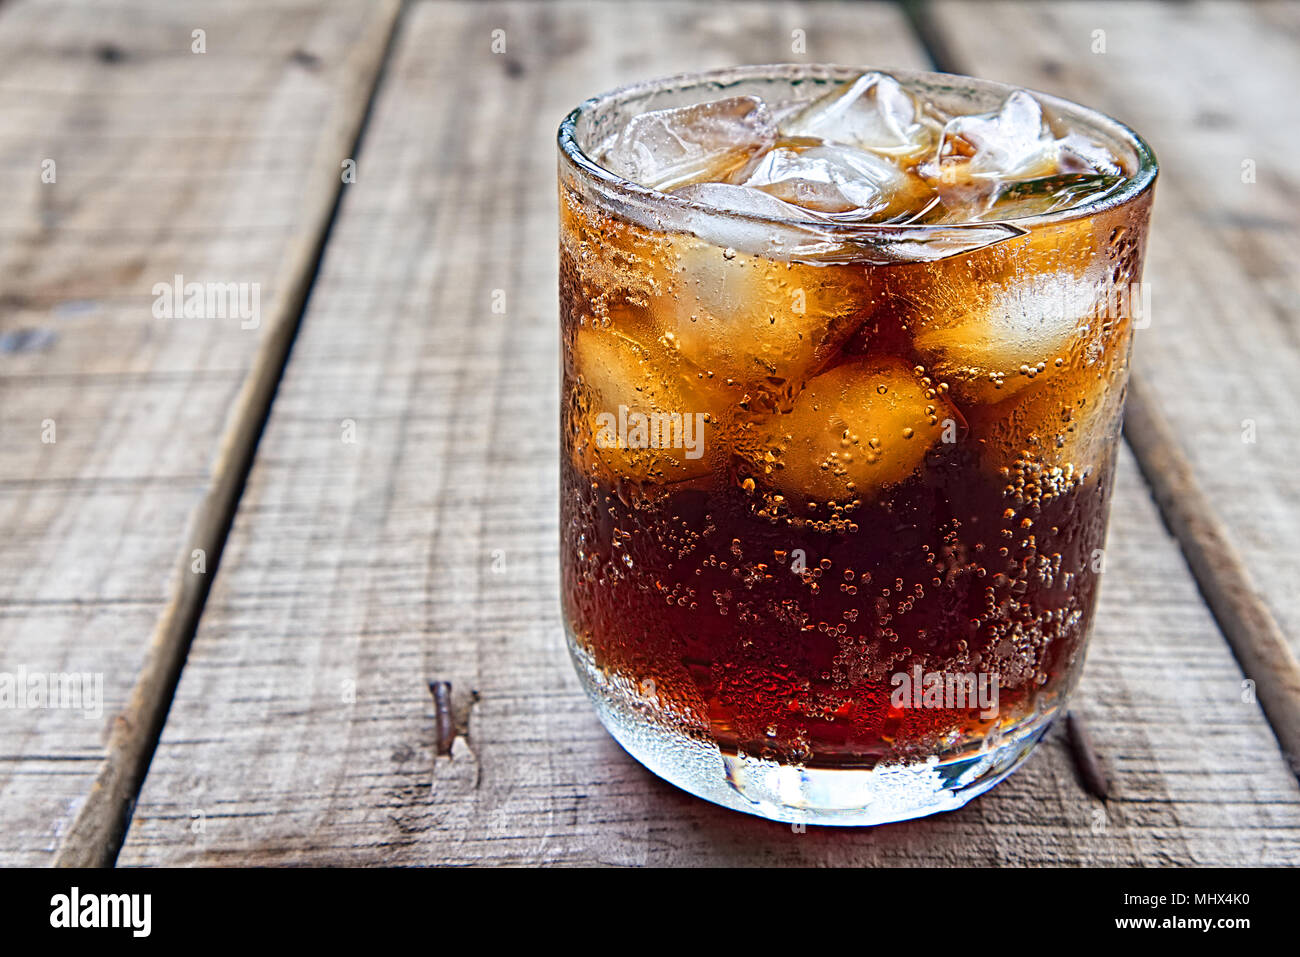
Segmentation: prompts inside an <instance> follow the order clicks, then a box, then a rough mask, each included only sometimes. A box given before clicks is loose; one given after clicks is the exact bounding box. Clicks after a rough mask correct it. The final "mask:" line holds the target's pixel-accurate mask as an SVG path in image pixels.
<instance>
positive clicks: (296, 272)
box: [54, 0, 405, 867]
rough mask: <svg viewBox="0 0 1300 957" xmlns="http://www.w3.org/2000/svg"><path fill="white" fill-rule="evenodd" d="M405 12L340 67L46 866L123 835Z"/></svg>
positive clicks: (96, 862)
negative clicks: (212, 439) (250, 332)
mask: <svg viewBox="0 0 1300 957" xmlns="http://www.w3.org/2000/svg"><path fill="white" fill-rule="evenodd" d="M404 10H405V7H404V6H403V5H402V4H401V2H400V0H381V2H380V3H377V4H376V5H375V14H374V16H373V18H372V19H371V21H370V23H369V24H368V26H367V32H366V33H365V34H363V35H362V36H361V37H360V38H358V40H357V43H356V45H355V46H354V47H353V48H352V50H351V51H350V52H349V54H348V59H347V62H346V63H345V65H344V68H343V69H342V70H341V71H340V76H341V89H340V90H339V91H338V93H337V97H336V99H337V105H336V107H335V108H334V110H333V113H332V114H331V118H330V122H329V124H328V126H327V127H326V129H325V130H323V131H322V134H321V138H320V143H319V146H318V147H317V151H316V158H315V160H314V162H313V163H312V166H311V170H310V173H309V175H308V177H307V179H306V182H307V185H308V188H307V189H306V191H305V192H306V196H307V200H306V203H307V204H308V209H307V211H306V213H307V214H306V215H305V216H304V222H305V223H306V224H307V227H306V228H305V229H304V230H303V232H302V233H301V234H300V235H299V236H298V237H296V238H295V240H294V242H293V244H292V245H291V247H290V249H289V252H288V253H287V255H286V258H285V260H284V264H283V266H282V267H281V269H280V272H279V275H278V276H277V278H276V281H275V288H276V289H283V290H285V292H284V294H283V295H282V296H280V297H279V298H278V299H277V301H276V304H275V308H274V311H273V313H272V315H271V316H269V317H268V322H267V326H268V332H267V335H266V338H265V339H264V340H263V342H262V343H261V345H260V346H259V347H258V351H257V353H256V355H255V356H254V359H253V363H252V366H251V368H250V369H249V372H248V375H247V377H246V378H245V379H244V382H243V384H242V385H241V387H240V390H239V394H238V396H237V397H236V399H235V402H234V406H233V409H232V412H231V415H230V418H229V420H228V422H227V425H226V429H225V431H224V432H223V434H222V436H221V444H220V446H219V448H218V450H217V455H216V458H215V462H214V465H213V469H212V482H211V484H210V486H209V487H208V489H207V492H206V493H205V494H204V497H203V500H202V501H201V502H200V504H199V506H198V508H197V510H196V511H195V513H194V515H193V516H192V518H191V522H190V530H189V532H188V534H187V535H186V537H185V539H184V540H183V541H182V543H181V549H180V554H179V556H178V559H177V564H178V567H179V571H178V573H177V575H176V578H175V581H176V584H175V585H174V586H173V589H172V594H171V597H170V598H169V600H168V602H167V606H166V608H165V609H164V611H163V614H162V616H161V618H160V619H159V620H158V623H157V625H156V626H155V628H154V632H153V635H152V636H151V638H150V642H149V648H148V652H147V654H146V657H145V661H144V664H143V666H142V667H141V669H140V673H139V675H138V676H137V677H136V681H135V685H134V686H133V687H132V689H131V695H130V698H129V699H128V701H127V703H126V706H125V707H124V708H123V710H122V711H121V713H120V714H118V715H117V717H116V719H115V720H114V722H113V727H112V731H111V733H110V735H109V740H108V746H107V748H106V755H105V758H104V760H103V762H102V764H101V765H100V768H99V771H98V773H97V774H96V776H95V781H94V783H93V784H92V785H91V789H90V793H89V794H88V795H87V796H86V801H85V803H84V804H83V805H82V807H81V809H80V811H79V812H78V813H77V817H76V819H75V820H74V821H73V824H72V826H71V827H70V828H69V829H68V832H67V835H66V836H65V837H64V839H63V841H62V843H61V844H60V846H59V850H58V854H57V856H56V857H55V860H54V866H56V867H111V866H112V865H113V863H114V861H115V860H116V858H117V854H118V851H119V849H120V848H121V845H122V841H123V839H124V838H125V836H126V830H127V828H128V827H129V825H130V819H131V813H132V810H133V808H134V806H135V800H136V795H137V794H138V793H139V790H140V786H141V784H142V783H143V781H144V776H145V774H146V772H147V771H148V769H149V763H150V761H151V760H152V758H153V752H154V749H155V747H156V746H157V742H158V737H159V735H160V734H161V732H162V727H163V724H164V722H165V721H166V718H167V712H168V710H169V708H170V706H171V699H172V695H173V694H174V692H175V690H176V685H177V682H178V681H179V680H180V673H181V669H182V668H183V667H184V665H185V659H186V657H187V655H188V654H189V648H190V643H191V642H192V640H193V638H194V634H195V631H196V630H197V628H198V622H199V618H200V616H201V615H202V613H203V606H204V603H205V602H206V600H207V596H208V592H209V590H210V588H211V584H212V578H213V576H214V575H215V574H216V573H217V570H218V568H219V567H220V562H221V551H222V548H223V547H224V545H225V542H226V537H227V534H228V532H229V530H230V524H231V521H232V519H233V517H234V514H235V509H236V506H237V505H238V503H239V498H240V496H241V494H242V492H243V489H244V484H245V482H246V480H247V478H248V473H249V470H250V468H251V466H252V462H253V457H254V453H255V452H256V449H257V444H258V440H259V439H260V437H261V434H262V429H263V427H264V425H265V423H266V419H267V416H268V415H269V413H270V408H271V403H272V401H273V399H274V398H275V393H276V389H277V387H278V385H279V381H280V376H281V374H282V373H283V371H284V367H285V363H286V362H287V360H288V357H289V352H290V350H291V349H292V347H293V340H294V337H295V335H296V334H297V331H298V325H299V322H300V321H301V318H302V315H303V312H304V311H305V309H306V304H307V300H308V298H309V296H310V294H311V289H312V286H313V284H314V282H315V279H316V274H317V271H318V269H319V266H320V261H321V257H322V256H323V254H324V250H325V245H326V243H327V242H328V240H329V235H330V231H331V228H332V226H333V224H334V221H335V217H336V215H337V212H338V207H339V203H340V201H341V199H342V195H343V180H342V177H341V176H340V175H339V158H340V157H345V156H356V155H357V150H358V148H359V146H360V144H361V141H362V139H363V138H364V136H365V130H366V124H367V121H368V120H369V118H370V111H371V108H372V106H373V103H374V97H375V93H376V91H377V90H378V89H379V87H380V85H381V83H382V80H383V72H384V68H385V66H386V65H387V63H388V61H389V55H390V53H391V51H392V49H393V44H394V42H395V40H396V37H397V35H398V33H399V31H400V29H401V21H402V19H403V13H404ZM196 548H198V549H203V550H204V552H205V553H206V554H207V556H208V570H207V572H206V573H205V574H201V575H194V574H190V562H191V552H192V550H193V549H196Z"/></svg>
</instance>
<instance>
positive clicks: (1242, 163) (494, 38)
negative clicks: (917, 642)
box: [0, 0, 1300, 865]
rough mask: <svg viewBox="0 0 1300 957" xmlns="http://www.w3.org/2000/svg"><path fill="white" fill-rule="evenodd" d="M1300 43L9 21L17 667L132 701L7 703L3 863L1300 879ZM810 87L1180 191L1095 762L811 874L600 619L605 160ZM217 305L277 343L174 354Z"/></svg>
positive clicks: (1108, 630)
mask: <svg viewBox="0 0 1300 957" xmlns="http://www.w3.org/2000/svg"><path fill="white" fill-rule="evenodd" d="M197 31H201V32H197ZM498 31H500V32H498ZM1298 49H1300V7H1297V6H1295V5H1292V4H1289V3H1264V4H1244V3H1236V2H1228V3H1211V2H1193V3H1180V4H1177V5H1172V4H1171V5H1162V4H1157V3H1125V4H1112V3H1091V2H1089V3H1084V2H1070V3H1056V4H1050V5H1049V4H1030V5H1022V4H1018V3H1004V2H975V3H971V2H936V3H921V4H908V5H906V6H899V5H894V4H880V5H857V4H840V3H816V4H803V3H792V2H782V3H752V2H746V3H737V4H719V3H703V2H700V3H694V2H691V3H683V2H669V3H658V4H650V3H617V4H615V3H607V4H595V5H588V4H585V3H573V2H562V3H533V2H523V3H501V2H487V3H485V2H478V3H436V2H413V3H408V4H406V5H405V6H402V7H401V8H400V9H399V7H398V6H397V5H396V4H394V3H392V2H379V3H359V2H358V3H347V2H317V0H287V2H278V3H264V2H260V0H245V2H236V3H220V4H219V3H215V2H214V3H195V4H175V3H172V2H167V0H121V2H104V3H97V4H76V3H60V2H53V0H50V2H39V0H10V2H5V3H3V4H0V171H3V180H2V182H3V187H2V188H3V191H4V193H3V195H4V203H3V206H2V207H0V284H2V285H0V543H3V544H2V545H0V671H8V672H13V671H15V670H16V669H18V668H19V667H24V668H26V669H29V670H31V671H44V672H86V673H93V674H98V675H102V677H103V694H104V711H103V715H102V716H100V717H99V718H94V717H92V718H89V719H88V718H87V717H86V716H85V715H84V714H82V713H79V712H72V711H69V710H66V709H37V710H30V709H28V710H23V709H11V710H0V864H48V863H56V862H57V863H65V864H69V863H70V864H76V863H108V862H112V861H114V860H116V862H117V863H119V864H123V865H150V864H223V865H229V864H287V863H309V864H434V863H457V864H459V863H474V862H488V863H512V864H530V863H542V862H545V863H564V864H591V863H605V864H764V865H824V864H851V865H877V864H879V865H885V864H933V865H959V864H1008V865H1029V864H1148V865H1169V864H1229V865H1237V864H1257V863H1267V864H1284V863H1290V864H1295V863H1298V862H1300V787H1298V785H1297V779H1296V773H1295V772H1296V770H1297V766H1300V765H1298V763H1297V761H1296V759H1295V755H1296V754H1298V753H1300V720H1297V714H1298V713H1300V711H1298V710H1297V702H1300V683H1298V681H1297V677H1296V675H1297V672H1296V666H1295V657H1294V653H1295V649H1296V647H1297V644H1298V643H1300V588H1296V587H1295V585H1294V583H1295V582H1296V581H1297V580H1300V549H1297V548H1296V547H1295V544H1294V543H1295V542H1296V541H1297V540H1300V507H1298V506H1297V500H1298V498H1300V496H1297V491H1298V489H1297V465H1298V464H1300V454H1298V453H1297V448H1298V446H1297V440H1300V424H1298V423H1300V418H1298V417H1297V415H1296V413H1295V411H1294V409H1295V406H1294V405H1293V402H1294V401H1295V393H1294V390H1295V386H1296V382H1297V372H1298V371H1300V280H1298V279H1297V271H1296V269H1295V267H1294V264H1295V262H1296V261H1297V259H1298V258H1300V229H1298V227H1297V221H1298V217H1297V213H1298V212H1300V176H1297V173H1296V167H1295V157H1296V156H1297V155H1300V135H1298V133H1297V131H1298V130H1300V108H1298V107H1297V96H1296V90H1297V89H1300V56H1297V50H1298ZM788 60H807V61H827V62H842V63H856V64H871V65H878V66H884V67H888V66H897V67H922V68H925V67H931V66H934V65H938V66H939V67H941V68H943V69H947V70H953V71H961V72H970V73H975V74H978V75H982V76H987V77H990V78H993V79H999V80H1007V81H1011V82H1016V83H1021V84H1024V85H1027V86H1031V87H1034V88H1038V89H1044V90H1048V91H1051V92H1055V93H1059V94H1063V95H1065V96H1069V97H1071V98H1074V99H1078V100H1081V101H1083V102H1085V103H1088V104H1090V105H1093V106H1096V107H1098V108H1100V109H1102V110H1104V111H1107V112H1110V113H1113V114H1115V115H1117V116H1119V117H1121V118H1123V119H1125V120H1127V121H1129V122H1130V123H1131V124H1132V125H1133V126H1135V127H1136V128H1137V129H1139V130H1141V131H1142V132H1143V133H1144V135H1146V136H1147V137H1148V138H1149V139H1150V141H1151V142H1152V144H1153V145H1154V146H1155V149H1156V151H1157V153H1158V154H1159V155H1160V157H1161V159H1162V165H1163V172H1162V174H1161V181H1160V186H1159V189H1158V200H1157V204H1156V211H1155V219H1154V231H1153V235H1152V239H1151V245H1150V255H1149V264H1148V268H1147V279H1148V280H1149V281H1150V283H1151V285H1152V289H1153V301H1154V307H1155V308H1154V321H1153V322H1152V324H1151V326H1150V328H1148V329H1145V330H1143V331H1142V332H1141V333H1140V334H1139V343H1138V346H1137V360H1136V376H1137V379H1136V381H1135V385H1134V391H1133V398H1132V400H1131V408H1130V415H1129V421H1128V427H1127V433H1126V434H1127V439H1128V440H1127V443H1126V447H1125V449H1124V451H1123V458H1122V464H1121V472H1120V476H1119V480H1118V489H1117V494H1116V499H1115V503H1114V512H1113V520H1112V524H1111V533H1110V542H1109V546H1108V567H1107V574H1106V580H1105V587H1104V590H1103V597H1102V603H1101V607H1100V609H1099V612H1098V620H1097V624H1096V628H1095V633H1094V637H1093V640H1092V646H1091V651H1090V655H1089V662H1088V667H1087V671H1086V675H1085V678H1084V682H1083V685H1082V688H1081V690H1080V692H1079V693H1078V695H1077V698H1076V699H1075V702H1074V713H1075V715H1076V716H1077V717H1078V718H1079V719H1080V721H1081V723H1082V726H1083V727H1086V729H1087V732H1088V734H1087V737H1088V738H1090V740H1091V747H1088V746H1086V745H1084V744H1082V743H1081V742H1080V741H1078V740H1073V739H1072V736H1071V735H1070V734H1069V733H1068V732H1067V730H1066V729H1065V728H1064V727H1063V726H1058V728H1057V729H1056V730H1054V731H1053V732H1052V733H1051V735H1050V736H1049V738H1048V739H1047V740H1046V741H1045V743H1044V745H1043V746H1042V747H1041V748H1040V749H1039V752H1038V753H1037V754H1036V755H1035V757H1034V758H1033V759H1032V760H1031V761H1030V762H1029V763H1028V764H1027V765H1026V767H1024V768H1023V769H1022V770H1021V771H1019V772H1018V773H1017V774H1016V775H1014V776H1013V777H1012V778H1010V779H1009V780H1008V781H1007V782H1005V783H1003V784H1002V785H1000V786H999V787H998V788H996V789H995V790H994V791H992V792H990V793H989V794H988V795H986V796H984V797H982V798H980V799H978V800H976V801H975V802H973V803H972V804H971V805H969V806H967V807H966V808H964V809H962V810H961V811H958V812H954V813H951V814H946V815H941V816H937V817H934V818H930V819H926V820H920V821H914V822H910V823H906V824H900V825H893V826H889V827H882V828H876V829H863V830H847V831H846V830H839V829H818V828H811V829H809V830H808V831H807V832H806V833H803V834H798V833H793V832H792V830H791V829H790V828H789V827H787V826H782V825H778V824H774V823H769V822H764V821H760V820H758V819H751V818H747V817H744V816H740V815H736V814H733V813H731V812H728V811H724V810H721V809H719V808H717V807H714V806H712V805H708V804H705V803H703V802H701V801H698V800H695V799H693V798H691V797H689V796H688V795H686V794H684V793H681V792H679V791H677V790H675V789H674V788H672V787H670V786H669V785H667V784H664V783H662V782H661V781H659V780H658V779H656V778H654V777H653V776H651V775H650V774H649V773H648V772H646V771H644V770H643V769H642V768H641V767H640V766H639V765H637V764H636V763H635V762H633V761H632V760H631V759H630V758H629V757H627V756H626V755H625V754H624V753H623V752H622V751H621V750H620V749H619V748H618V746H617V745H615V744H614V742H613V741H612V740H611V739H610V738H609V737H608V736H607V735H606V734H605V732H604V731H603V730H602V729H601V727H600V726H599V724H598V723H597V721H596V718H595V716H594V714H593V712H592V710H591V708H590V706H589V705H588V703H587V701H586V700H585V698H584V697H583V695H582V693H581V692H580V690H579V687H578V684H577V680H576V678H575V676H574V674H573V672H572V668H571V666H570V664H569V661H568V658H567V655H566V652H565V650H564V647H563V639H562V635H561V627H560V622H559V616H558V607H557V600H556V591H557V572H556V564H557V540H558V536H557V527H556V526H557V515H556V501H557V495H558V489H557V477H556V468H555V463H556V460H557V446H558V422H557V415H556V396H557V395H558V381H557V367H558V363H557V349H558V336H557V329H556V303H555V300H556V294H555V285H556V279H555V270H556V253H555V232H556V205H555V153H554V146H553V138H554V132H555V127H556V126H557V124H558V121H559V119H560V117H561V115H562V114H563V112H564V111H565V110H566V109H567V108H569V107H571V106H572V105H574V104H575V103H577V102H578V101H580V100H581V99H583V98H584V97H586V96H587V95H590V94H592V93H594V92H598V91H601V90H604V89H607V88H610V87H613V86H615V85H618V84H620V83H623V82H626V81H630V80H633V79H638V78H646V77H650V76H654V75H660V74H665V73H671V72H677V71H683V70H694V69H702V68H708V67H714V66H721V65H726V64H731V63H738V62H773V61H788ZM47 161H53V165H50V164H49V163H48V162H47ZM51 174H53V175H52V176H51ZM51 179H52V181H49V180H51ZM175 276H183V277H184V281H186V282H189V281H198V282H222V283H226V282H235V283H248V284H250V286H249V287H248V288H252V286H251V284H257V288H258V289H259V290H260V314H259V315H258V317H257V321H256V322H255V323H254V322H252V321H248V322H242V323H241V322H240V320H239V319H238V318H229V319H224V320H223V319H186V318H184V317H183V316H180V317H172V318H168V317H158V316H156V315H155V314H154V309H153V304H154V302H155V300H156V298H157V293H156V292H155V291H154V286H155V284H157V283H171V282H173V278H174V277H175ZM502 306H504V308H502ZM245 327H247V328H245ZM182 666H183V670H182ZM430 682H447V683H450V688H449V693H447V694H445V695H442V701H441V704H439V703H437V702H436V701H435V697H434V696H433V695H431V693H430ZM1075 737H1077V736H1075ZM155 743H156V748H155ZM1288 751H1289V752H1290V753H1291V754H1292V756H1293V758H1292V761H1291V762H1290V766H1289V765H1288V761H1287V759H1286V757H1285V755H1286V754H1287V753H1288ZM443 752H445V753H443ZM1098 769H1100V774H1101V775H1102V776H1104V777H1105V778H1106V779H1107V780H1108V782H1109V783H1108V788H1107V789H1106V790H1105V796H1104V797H1101V796H1098V794H1099V793H1100V792H1101V785H1099V784H1098V783H1097V782H1096V781H1093V780H1091V779H1092V777H1095V776H1096V773H1097V771H1098ZM128 825H129V827H128Z"/></svg>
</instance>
